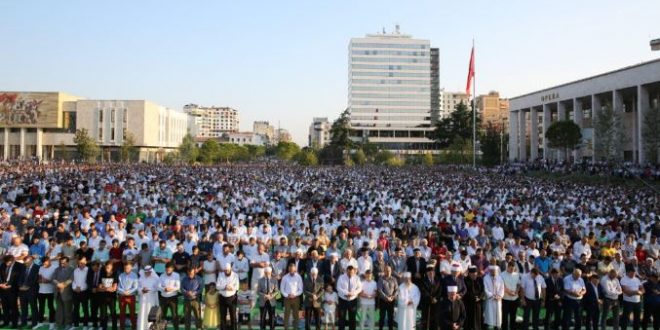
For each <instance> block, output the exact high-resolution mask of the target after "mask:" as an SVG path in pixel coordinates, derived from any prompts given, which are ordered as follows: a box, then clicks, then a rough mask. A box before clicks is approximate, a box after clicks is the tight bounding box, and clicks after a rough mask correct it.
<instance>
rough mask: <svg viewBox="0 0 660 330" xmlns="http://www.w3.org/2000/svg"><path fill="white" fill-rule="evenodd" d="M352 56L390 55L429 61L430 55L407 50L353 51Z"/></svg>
mask: <svg viewBox="0 0 660 330" xmlns="http://www.w3.org/2000/svg"><path fill="white" fill-rule="evenodd" d="M351 54H352V55H388V56H419V57H426V58H427V61H430V60H429V59H428V55H429V53H427V52H417V51H412V52H411V51H405V50H353V51H352V52H351Z"/></svg>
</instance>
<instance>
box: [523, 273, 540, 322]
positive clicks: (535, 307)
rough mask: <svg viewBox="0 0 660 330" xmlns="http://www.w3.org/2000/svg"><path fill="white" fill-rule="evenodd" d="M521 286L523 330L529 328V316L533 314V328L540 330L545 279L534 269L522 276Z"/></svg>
mask: <svg viewBox="0 0 660 330" xmlns="http://www.w3.org/2000/svg"><path fill="white" fill-rule="evenodd" d="M521 286H522V290H523V295H522V305H523V329H527V328H528V327H529V319H530V315H529V314H530V313H531V314H532V315H531V318H532V324H533V325H532V326H533V327H534V330H538V329H539V325H540V322H539V314H540V311H541V302H542V301H543V299H545V288H546V284H545V279H543V276H541V274H539V271H538V269H536V268H532V270H531V271H530V272H529V273H527V274H525V275H523V276H522V281H521Z"/></svg>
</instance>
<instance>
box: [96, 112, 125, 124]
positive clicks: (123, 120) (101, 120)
mask: <svg viewBox="0 0 660 330" xmlns="http://www.w3.org/2000/svg"><path fill="white" fill-rule="evenodd" d="M120 110H123V112H122V122H124V124H125V123H126V122H128V111H127V109H120ZM116 115H117V111H116V109H110V122H111V123H114V122H115V117H116ZM103 120H104V111H103V109H99V123H102V122H103Z"/></svg>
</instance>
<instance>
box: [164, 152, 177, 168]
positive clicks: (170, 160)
mask: <svg viewBox="0 0 660 330" xmlns="http://www.w3.org/2000/svg"><path fill="white" fill-rule="evenodd" d="M178 158H179V155H178V152H176V151H172V152H168V153H166V154H165V156H164V157H163V163H165V164H166V165H174V163H176V161H177V159H178Z"/></svg>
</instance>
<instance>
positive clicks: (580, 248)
mask: <svg viewBox="0 0 660 330" xmlns="http://www.w3.org/2000/svg"><path fill="white" fill-rule="evenodd" d="M582 254H584V255H586V256H587V261H588V260H589V259H591V247H590V246H589V243H588V242H587V236H586V235H585V236H582V240H581V241H579V242H575V243H574V244H573V259H574V260H575V261H576V262H580V256H582Z"/></svg>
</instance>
